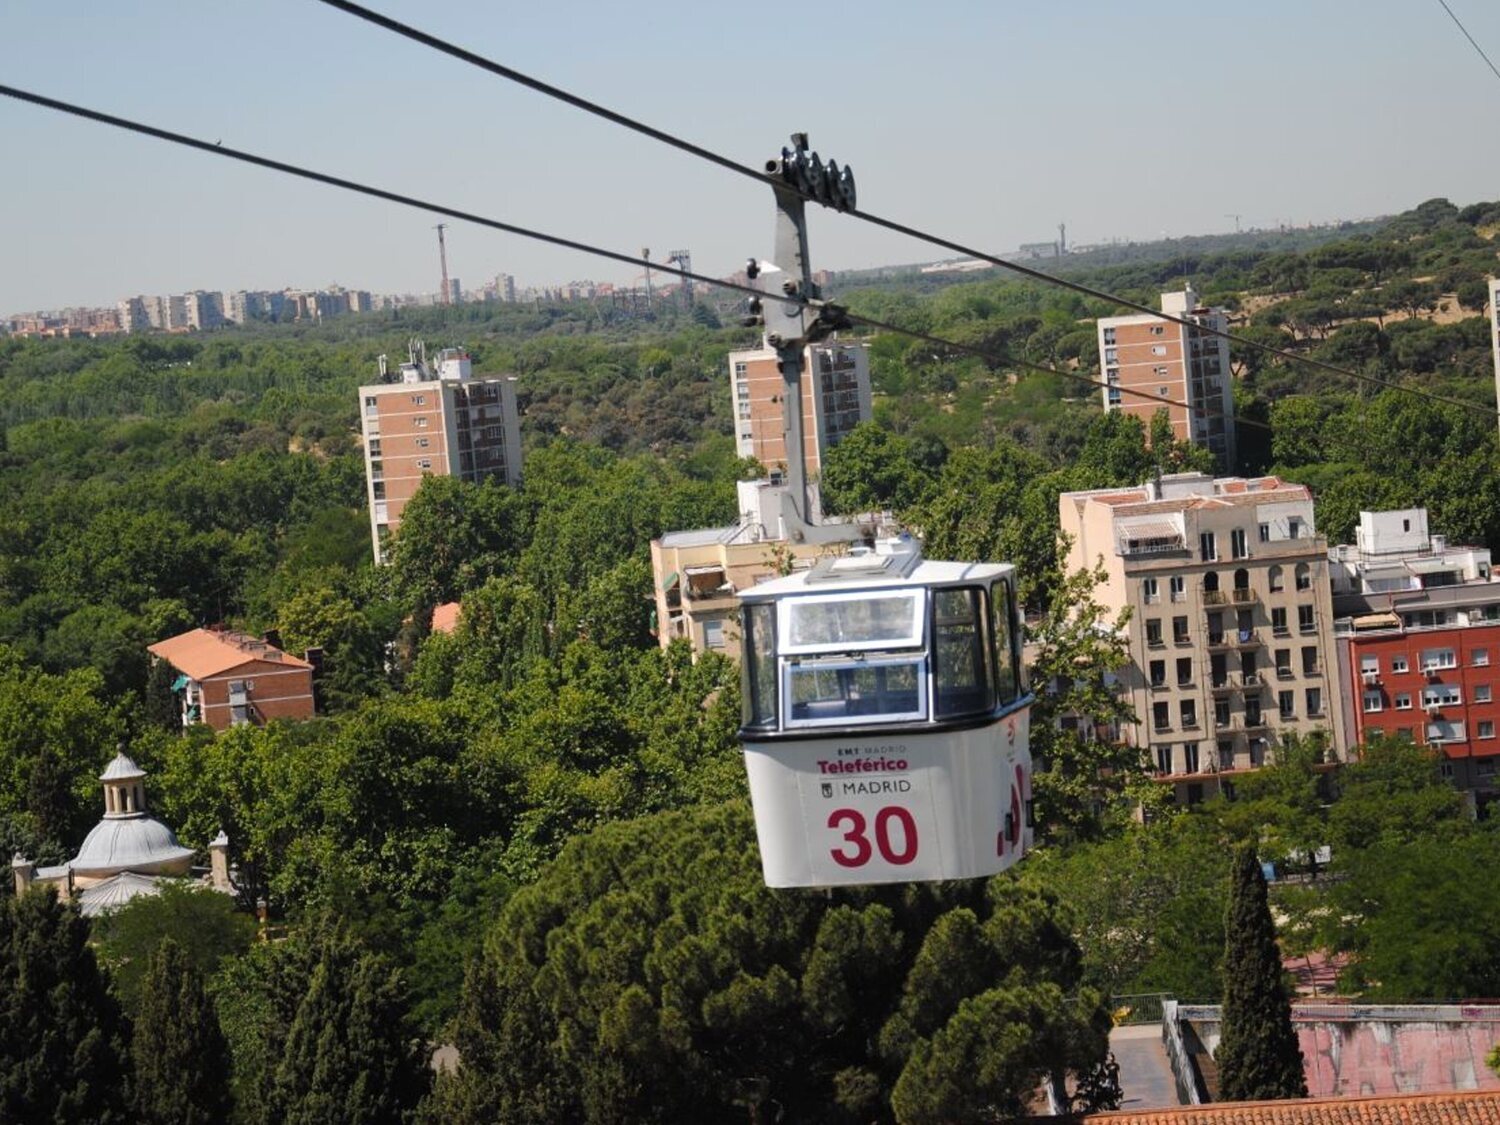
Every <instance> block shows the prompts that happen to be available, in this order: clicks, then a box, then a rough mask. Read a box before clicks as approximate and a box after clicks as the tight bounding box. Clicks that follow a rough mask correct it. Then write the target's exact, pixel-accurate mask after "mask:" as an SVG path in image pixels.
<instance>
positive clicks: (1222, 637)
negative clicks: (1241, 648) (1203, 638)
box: [1208, 633, 1232, 651]
mask: <svg viewBox="0 0 1500 1125" xmlns="http://www.w3.org/2000/svg"><path fill="white" fill-rule="evenodd" d="M1231 644H1232V642H1231V641H1230V639H1229V635H1228V634H1227V633H1210V634H1209V635H1208V647H1209V650H1210V651H1212V650H1214V649H1224V648H1229V647H1231Z"/></svg>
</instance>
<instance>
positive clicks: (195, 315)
mask: <svg viewBox="0 0 1500 1125" xmlns="http://www.w3.org/2000/svg"><path fill="white" fill-rule="evenodd" d="M174 300H175V298H174ZM182 307H183V314H184V316H185V317H186V319H187V327H189V328H196V329H198V330H199V331H206V330H208V329H210V328H218V327H219V326H220V325H222V324H223V323H224V308H223V306H222V305H221V304H220V303H219V295H218V294H217V293H205V292H204V291H203V290H201V289H198V290H195V291H194V292H192V293H184V294H183V295H182Z"/></svg>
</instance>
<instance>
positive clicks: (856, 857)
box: [828, 805, 917, 867]
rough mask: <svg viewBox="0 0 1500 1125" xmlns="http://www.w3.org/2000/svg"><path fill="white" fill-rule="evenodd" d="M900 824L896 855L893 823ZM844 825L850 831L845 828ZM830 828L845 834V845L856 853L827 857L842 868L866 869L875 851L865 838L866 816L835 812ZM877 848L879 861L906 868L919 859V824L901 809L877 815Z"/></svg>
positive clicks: (892, 807)
mask: <svg viewBox="0 0 1500 1125" xmlns="http://www.w3.org/2000/svg"><path fill="white" fill-rule="evenodd" d="M893 820H896V821H899V822H900V823H901V845H902V846H901V850H900V851H897V850H896V848H895V845H894V843H893V842H892V841H891V821H893ZM845 825H847V826H848V827H847V828H846V827H845ZM828 827H829V828H833V829H835V830H838V831H842V832H843V833H844V842H845V843H846V844H849V845H852V847H853V849H854V850H853V852H852V853H851V852H849V851H847V850H844V849H841V848H831V849H829V852H828V854H829V855H831V856H833V862H834V863H836V864H838V865H839V866H840V867H863V866H864V865H865V864H867V863H869V862H870V856H871V855H872V854H873V853H874V850H875V849H874V848H872V847H871V846H870V838H869V837H868V836H866V835H865V829H866V823H865V817H864V814H863V813H861V812H860V811H859V810H858V809H835V810H834V811H833V812H831V813H829V814H828ZM875 847H876V848H879V849H880V858H881V859H883V860H885V861H886V862H887V863H889V864H892V865H894V866H896V867H903V866H905V865H906V864H908V863H910V862H911V861H912V860H914V859H916V858H917V822H916V821H915V820H914V819H913V818H912V815H911V813H909V812H908V811H907V810H906V809H904V808H902V807H901V806H900V805H888V806H887V807H886V808H883V809H881V810H880V811H879V812H878V813H876V814H875Z"/></svg>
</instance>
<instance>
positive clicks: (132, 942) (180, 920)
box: [93, 882, 255, 1013]
mask: <svg viewBox="0 0 1500 1125" xmlns="http://www.w3.org/2000/svg"><path fill="white" fill-rule="evenodd" d="M93 930H94V933H93V937H94V942H95V946H96V948H97V950H98V954H99V958H100V960H101V961H102V962H103V963H104V964H105V966H106V967H107V968H108V969H109V972H110V981H111V985H112V987H113V988H114V991H115V995H116V996H118V997H119V998H120V1001H121V1003H122V1004H123V1005H124V1007H125V1010H126V1012H128V1013H134V1012H136V1011H137V1010H139V1008H140V1007H141V1001H142V997H143V996H144V995H145V992H146V990H147V988H148V987H149V985H148V984H147V980H146V978H147V967H148V966H149V965H151V964H153V963H154V962H153V958H155V956H156V954H157V952H158V951H159V950H160V949H161V948H162V946H164V945H166V944H168V943H170V944H171V945H172V946H173V949H174V957H177V958H180V959H181V960H184V961H185V962H186V963H187V964H188V965H189V966H190V967H191V968H192V970H193V972H194V973H195V974H197V975H198V976H199V977H201V978H204V979H207V978H208V977H211V976H213V975H214V973H215V972H217V971H218V968H219V966H220V965H221V964H222V963H223V962H224V961H225V960H226V959H227V958H230V957H238V956H241V955H242V954H244V952H245V951H246V950H247V949H249V948H250V943H251V941H253V940H254V938H255V921H254V919H252V918H251V917H250V916H249V915H248V914H246V913H245V912H244V911H242V910H239V909H238V908H237V907H236V905H235V901H234V899H232V898H230V897H229V896H228V895H224V894H217V893H213V892H210V891H207V890H204V889H202V888H200V887H193V886H186V885H183V884H180V883H171V882H169V883H166V884H165V885H164V886H163V887H162V888H161V893H160V894H156V895H137V896H136V897H135V898H133V899H131V901H130V902H128V903H126V904H125V905H124V906H123V907H121V908H120V909H119V910H115V911H111V912H110V913H108V914H104V915H101V916H100V917H98V918H96V919H95V920H94V927H93Z"/></svg>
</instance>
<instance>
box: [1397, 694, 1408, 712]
mask: <svg viewBox="0 0 1500 1125" xmlns="http://www.w3.org/2000/svg"><path fill="white" fill-rule="evenodd" d="M1396 710H1397V711H1410V710H1411V692H1409V691H1398V692H1397V693H1396Z"/></svg>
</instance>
